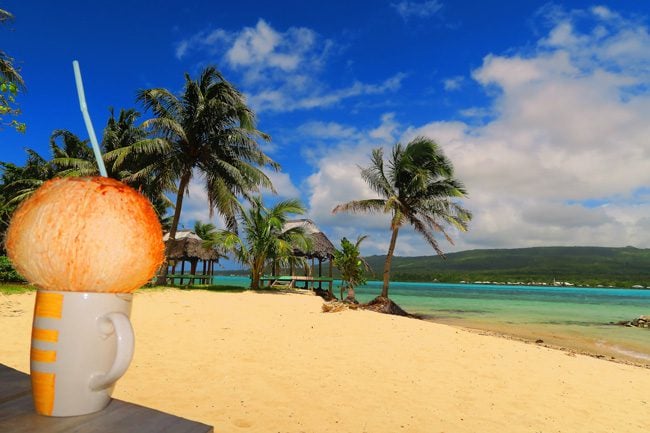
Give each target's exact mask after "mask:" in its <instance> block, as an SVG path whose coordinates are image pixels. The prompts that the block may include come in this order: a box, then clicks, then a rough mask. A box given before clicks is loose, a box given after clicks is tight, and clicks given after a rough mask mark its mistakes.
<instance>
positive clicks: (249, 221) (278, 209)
mask: <svg viewBox="0 0 650 433" xmlns="http://www.w3.org/2000/svg"><path fill="white" fill-rule="evenodd" d="M250 202H251V206H250V208H248V209H243V208H241V209H240V212H239V219H240V223H241V227H242V230H243V234H244V236H243V237H240V236H239V235H238V234H237V233H236V232H233V231H227V230H221V231H218V232H216V233H214V234H213V235H212V239H211V240H210V241H207V242H206V243H207V245H209V246H211V247H217V248H219V249H223V250H226V251H231V252H233V253H234V254H235V257H236V258H237V260H238V261H239V262H240V263H243V264H246V265H247V266H248V268H249V269H250V275H251V289H253V290H258V289H259V288H260V278H261V277H262V274H263V272H264V268H265V267H266V266H268V265H269V264H271V266H272V268H273V269H275V267H276V265H281V264H283V263H286V262H288V261H289V260H295V259H298V258H296V257H293V251H294V249H301V250H303V251H306V250H308V249H309V248H310V239H309V237H308V236H307V235H306V234H305V232H304V229H303V228H302V227H298V226H296V227H291V228H289V229H286V230H285V229H284V225H285V224H286V222H287V221H288V219H289V214H297V215H302V214H304V213H305V207H304V206H303V205H302V203H300V201H299V200H296V199H290V200H284V201H281V202H278V203H277V204H276V205H275V206H273V207H271V208H267V207H265V206H264V204H263V203H262V198H261V197H253V198H251V200H250Z"/></svg>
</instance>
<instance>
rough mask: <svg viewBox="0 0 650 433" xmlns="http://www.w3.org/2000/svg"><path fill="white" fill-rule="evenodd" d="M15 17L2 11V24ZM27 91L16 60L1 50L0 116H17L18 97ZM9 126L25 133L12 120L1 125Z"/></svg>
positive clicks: (20, 126) (0, 119) (19, 124)
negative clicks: (19, 93)
mask: <svg viewBox="0 0 650 433" xmlns="http://www.w3.org/2000/svg"><path fill="white" fill-rule="evenodd" d="M13 18H14V16H13V15H12V14H11V13H9V12H7V11H6V10H3V9H0V24H2V23H4V22H5V21H11V20H12V19H13ZM24 90H25V82H24V81H23V77H21V76H20V70H19V69H18V68H16V67H15V66H14V59H13V58H11V57H10V56H9V55H8V54H7V53H6V52H4V51H2V50H0V115H8V116H16V115H18V114H20V110H19V109H18V108H17V107H16V106H15V103H16V95H17V94H18V92H19V91H24ZM3 124H4V125H8V126H11V127H12V128H14V129H16V131H18V132H25V128H26V126H25V124H24V123H22V122H19V121H17V120H16V119H12V120H11V122H4V123H3V122H2V117H0V125H3Z"/></svg>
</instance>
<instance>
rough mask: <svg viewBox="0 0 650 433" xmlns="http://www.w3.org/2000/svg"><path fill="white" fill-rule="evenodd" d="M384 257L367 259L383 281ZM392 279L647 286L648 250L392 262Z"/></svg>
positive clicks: (509, 252) (497, 253)
mask: <svg viewBox="0 0 650 433" xmlns="http://www.w3.org/2000/svg"><path fill="white" fill-rule="evenodd" d="M384 258H385V256H370V257H366V260H367V261H368V263H369V264H370V266H371V267H372V269H373V270H374V274H375V276H374V278H373V279H381V276H382V270H383V266H384ZM391 280H393V281H441V282H460V281H467V282H475V281H492V282H508V281H510V282H523V283H531V282H546V283H552V282H553V281H566V282H570V283H573V284H581V285H589V286H597V285H603V286H610V285H611V286H616V287H631V286H633V285H643V286H650V249H639V248H634V247H625V248H606V247H535V248H518V249H498V250H496V249H495V250H470V251H462V252H458V253H450V254H447V256H446V259H443V258H441V257H438V256H421V257H394V258H393V262H392V270H391Z"/></svg>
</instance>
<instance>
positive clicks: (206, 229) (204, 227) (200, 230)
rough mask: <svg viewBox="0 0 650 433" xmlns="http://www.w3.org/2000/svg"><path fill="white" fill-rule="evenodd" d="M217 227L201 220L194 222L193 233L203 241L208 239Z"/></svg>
mask: <svg viewBox="0 0 650 433" xmlns="http://www.w3.org/2000/svg"><path fill="white" fill-rule="evenodd" d="M216 230H217V228H216V227H215V226H214V224H212V223H207V224H204V223H202V222H201V221H196V222H195V223H194V233H196V235H197V236H198V237H200V238H201V239H203V240H204V241H207V240H210V239H211V238H212V236H213V235H214V233H216Z"/></svg>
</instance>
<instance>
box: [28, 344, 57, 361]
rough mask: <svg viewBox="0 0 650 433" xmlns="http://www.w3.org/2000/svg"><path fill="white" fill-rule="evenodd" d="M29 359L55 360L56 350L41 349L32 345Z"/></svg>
mask: <svg viewBox="0 0 650 433" xmlns="http://www.w3.org/2000/svg"><path fill="white" fill-rule="evenodd" d="M31 360H32V361H36V362H55V361H56V351H54V350H41V349H36V348H34V347H32V352H31Z"/></svg>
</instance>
